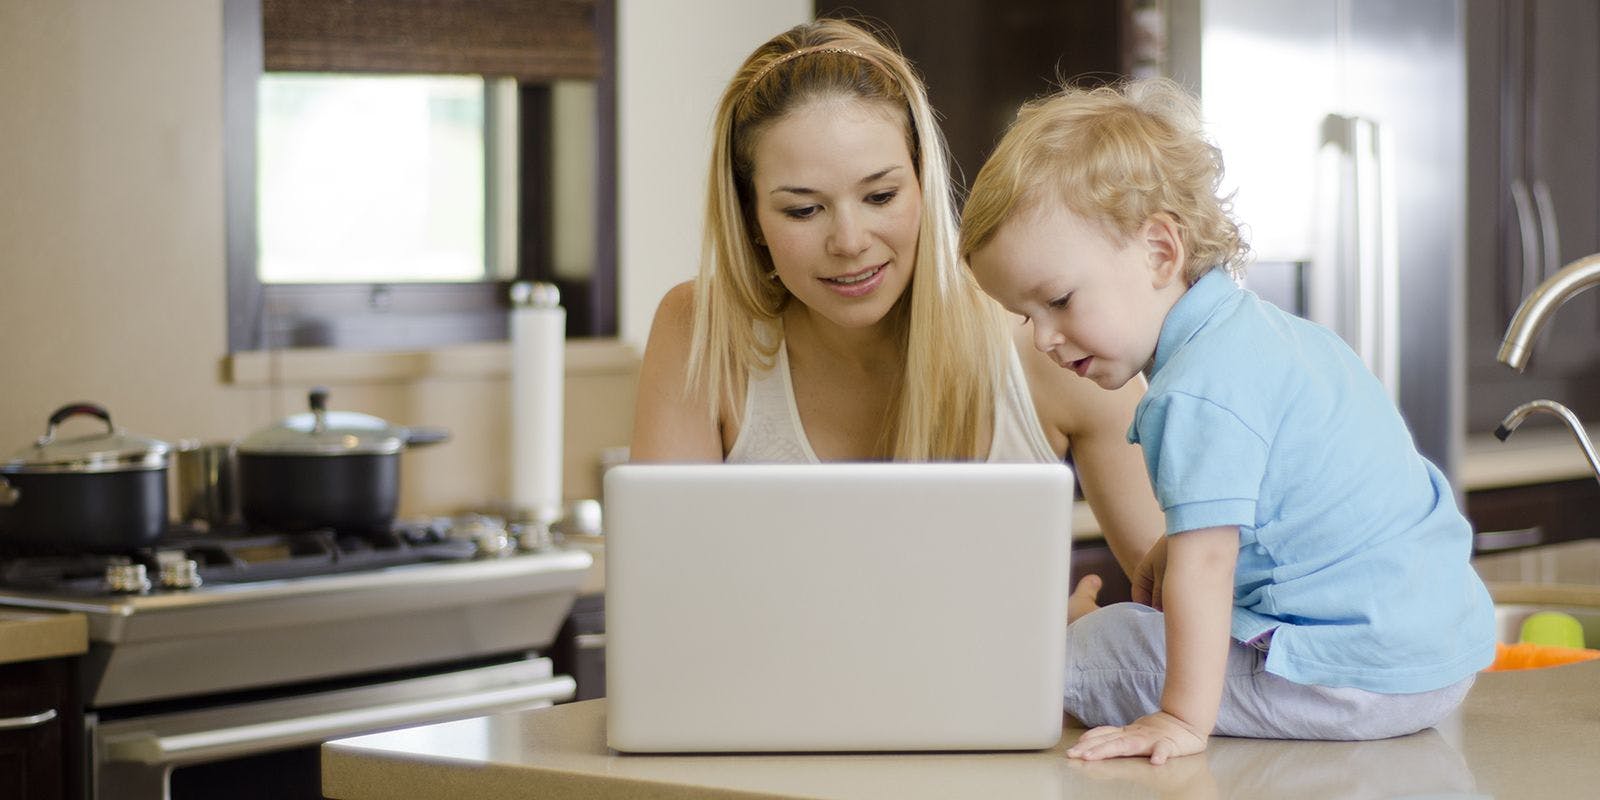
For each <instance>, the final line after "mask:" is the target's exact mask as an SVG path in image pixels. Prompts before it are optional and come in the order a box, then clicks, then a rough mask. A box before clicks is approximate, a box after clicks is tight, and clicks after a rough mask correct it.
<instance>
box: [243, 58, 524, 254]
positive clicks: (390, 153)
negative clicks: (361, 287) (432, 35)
mask: <svg viewBox="0 0 1600 800" xmlns="http://www.w3.org/2000/svg"><path fill="white" fill-rule="evenodd" d="M487 85H488V84H487V82H486V81H485V80H484V79H483V78H481V77H476V76H462V75H455V76H440V75H341V74H324V73H300V72H278V73H267V74H265V75H262V76H261V81H260V83H259V85H258V86H259V91H260V96H259V105H258V108H259V112H258V122H259V127H258V128H257V144H256V154H257V158H258V159H259V161H258V168H257V170H256V232H257V243H258V247H257V250H258V252H259V256H258V261H257V264H256V275H257V277H259V278H260V280H261V282H262V283H265V284H273V283H349V282H359V281H367V282H371V281H379V282H415V281H444V282H450V281H477V280H485V279H488V278H493V277H496V269H495V266H496V265H494V264H491V263H488V262H486V260H485V259H486V256H487V254H488V253H489V252H490V250H491V249H492V248H490V247H487V246H486V240H487V239H489V238H490V237H492V236H493V235H494V232H493V231H492V230H491V229H490V228H489V226H488V225H487V224H486V222H485V220H486V219H487V218H492V217H491V215H488V214H486V213H485V212H486V207H487V206H489V205H491V204H492V203H493V198H489V197H487V196H486V195H487V187H488V186H489V185H490V183H491V181H490V180H488V177H487V175H486V173H485V166H486V159H485V157H484V151H485V150H486V149H487V147H486V139H487V138H488V137H486V136H485V132H486V128H485V125H484V106H485V105H486V97H485V96H486V94H487V89H486V88H485V87H486V86H487ZM513 266H514V264H513Z"/></svg>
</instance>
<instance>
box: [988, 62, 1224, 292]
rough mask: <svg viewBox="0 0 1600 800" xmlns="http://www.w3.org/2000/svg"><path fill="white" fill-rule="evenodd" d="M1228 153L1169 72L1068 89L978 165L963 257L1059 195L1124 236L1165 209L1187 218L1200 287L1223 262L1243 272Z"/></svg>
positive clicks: (1190, 265)
mask: <svg viewBox="0 0 1600 800" xmlns="http://www.w3.org/2000/svg"><path fill="white" fill-rule="evenodd" d="M1221 181H1222V152H1221V151H1220V150H1218V149H1217V148H1216V147H1215V146H1214V145H1212V144H1211V143H1210V142H1209V141H1208V140H1207V139H1206V136H1205V132H1204V130H1203V127H1202V124H1201V121H1200V109H1199V106H1198V104H1197V103H1196V102H1195V100H1194V98H1193V97H1191V96H1190V95H1189V94H1188V93H1187V92H1185V91H1184V90H1183V89H1182V88H1180V87H1179V86H1178V85H1177V84H1175V83H1173V82H1172V81H1170V80H1166V79H1164V78H1152V79H1145V80H1137V81H1131V82H1128V83H1124V84H1121V85H1119V86H1102V87H1099V88H1095V89H1070V88H1069V89H1065V90H1063V91H1061V92H1059V93H1057V94H1054V95H1051V96H1049V97H1045V98H1042V99H1040V100H1035V101H1033V102H1030V103H1028V104H1026V105H1024V106H1023V107H1022V109H1021V110H1019V111H1018V112H1017V119H1016V121H1015V122H1013V123H1012V124H1011V128H1010V130H1008V131H1006V134H1005V136H1004V137H1003V138H1002V139H1001V140H1000V144H999V146H997V147H996V148H995V151H994V154H993V155H991V156H990V157H989V161H988V163H986V164H984V165H983V169H981V170H979V171H978V177H977V180H975V181H973V184H972V194H971V196H970V197H969V198H968V200H967V206H966V209H965V210H964V212H963V214H962V219H961V254H962V255H963V256H968V255H970V254H971V253H972V252H973V251H974V250H977V249H978V248H981V247H983V246H984V245H985V244H987V243H988V242H989V240H990V239H992V238H993V237H994V235H995V233H996V232H997V231H998V230H999V229H1000V226H1001V225H1002V224H1004V222H1005V221H1006V220H1007V219H1010V218H1011V217H1012V216H1014V215H1016V214H1018V213H1022V212H1026V211H1029V210H1032V209H1034V208H1037V207H1038V206H1039V204H1040V203H1042V202H1047V201H1049V200H1056V201H1059V202H1062V203H1064V204H1065V205H1066V207H1067V208H1068V209H1070V210H1071V211H1072V212H1073V213H1075V214H1077V215H1079V216H1081V217H1083V218H1085V219H1089V220H1097V221H1100V222H1102V223H1104V224H1105V225H1106V227H1107V228H1108V229H1109V232H1110V233H1112V234H1113V235H1114V236H1116V237H1118V238H1119V239H1120V240H1122V241H1126V240H1127V239H1128V238H1129V237H1131V236H1133V235H1134V234H1135V233H1137V232H1138V230H1139V228H1140V226H1142V225H1144V223H1145V222H1146V221H1147V220H1149V219H1150V218H1151V217H1153V216H1155V215H1156V214H1166V215H1167V216H1169V217H1171V218H1172V219H1173V221H1174V222H1176V223H1177V226H1178V230H1179V232H1180V234H1181V236H1182V238H1183V247H1184V253H1185V257H1186V263H1185V266H1184V279H1185V280H1186V281H1187V282H1188V283H1189V284H1193V283H1194V282H1195V281H1197V280H1199V279H1200V277H1201V276H1203V275H1205V274H1206V273H1207V272H1209V271H1210V270H1211V269H1212V268H1214V267H1218V266H1221V267H1224V268H1226V269H1227V270H1228V271H1229V272H1230V273H1234V274H1237V273H1238V272H1239V271H1240V270H1241V269H1242V267H1243V264H1244V260H1245V257H1246V255H1247V254H1248V252H1249V247H1248V245H1246V244H1245V243H1244V241H1243V239H1242V238H1241V237H1240V235H1239V226H1238V224H1237V223H1236V222H1235V221H1234V220H1233V218H1232V215H1231V202H1230V200H1231V197H1227V198H1224V197H1218V196H1217V188H1218V186H1219V185H1220V184H1221Z"/></svg>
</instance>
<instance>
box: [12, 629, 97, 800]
mask: <svg viewBox="0 0 1600 800" xmlns="http://www.w3.org/2000/svg"><path fill="white" fill-rule="evenodd" d="M73 664H74V661H73V660H71V659H61V658H58V659H47V660H42V661H24V662H21V663H16V664H0V797H4V798H10V797H17V798H24V797H25V798H28V799H29V800H51V799H52V798H76V797H81V796H82V794H83V775H82V774H81V770H80V769H78V767H79V765H81V764H82V753H83V726H82V723H81V719H82V717H81V715H80V714H79V713H78V711H77V709H78V703H77V700H76V697H75V694H74V693H75V691H76V690H75V688H74V687H75V686H76V684H75V681H74V680H73V677H74V673H73Z"/></svg>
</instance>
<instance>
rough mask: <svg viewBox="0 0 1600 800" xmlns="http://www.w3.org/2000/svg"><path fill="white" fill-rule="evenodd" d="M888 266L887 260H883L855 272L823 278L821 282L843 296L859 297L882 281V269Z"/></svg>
mask: <svg viewBox="0 0 1600 800" xmlns="http://www.w3.org/2000/svg"><path fill="white" fill-rule="evenodd" d="M888 266H889V262H887V261H885V262H884V263H882V264H878V265H876V266H872V267H868V268H866V269H863V270H860V271H857V272H851V273H849V274H846V275H839V276H837V277H833V278H823V279H822V282H823V283H825V284H827V285H828V288H830V289H832V290H834V291H835V292H838V293H839V294H842V295H844V296H845V297H860V296H862V295H864V294H867V293H869V292H871V291H872V290H873V289H876V288H878V284H880V283H882V282H883V271H884V269H885V268H886V267H888Z"/></svg>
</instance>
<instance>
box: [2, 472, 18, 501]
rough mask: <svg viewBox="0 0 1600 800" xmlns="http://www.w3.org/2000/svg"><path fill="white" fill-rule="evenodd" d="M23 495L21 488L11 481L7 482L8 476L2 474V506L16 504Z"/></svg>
mask: <svg viewBox="0 0 1600 800" xmlns="http://www.w3.org/2000/svg"><path fill="white" fill-rule="evenodd" d="M21 497H22V492H21V490H19V489H17V487H15V486H12V485H11V484H9V483H6V476H4V475H0V508H5V507H7V506H14V505H16V504H17V500H18V499H20V498H21Z"/></svg>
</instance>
